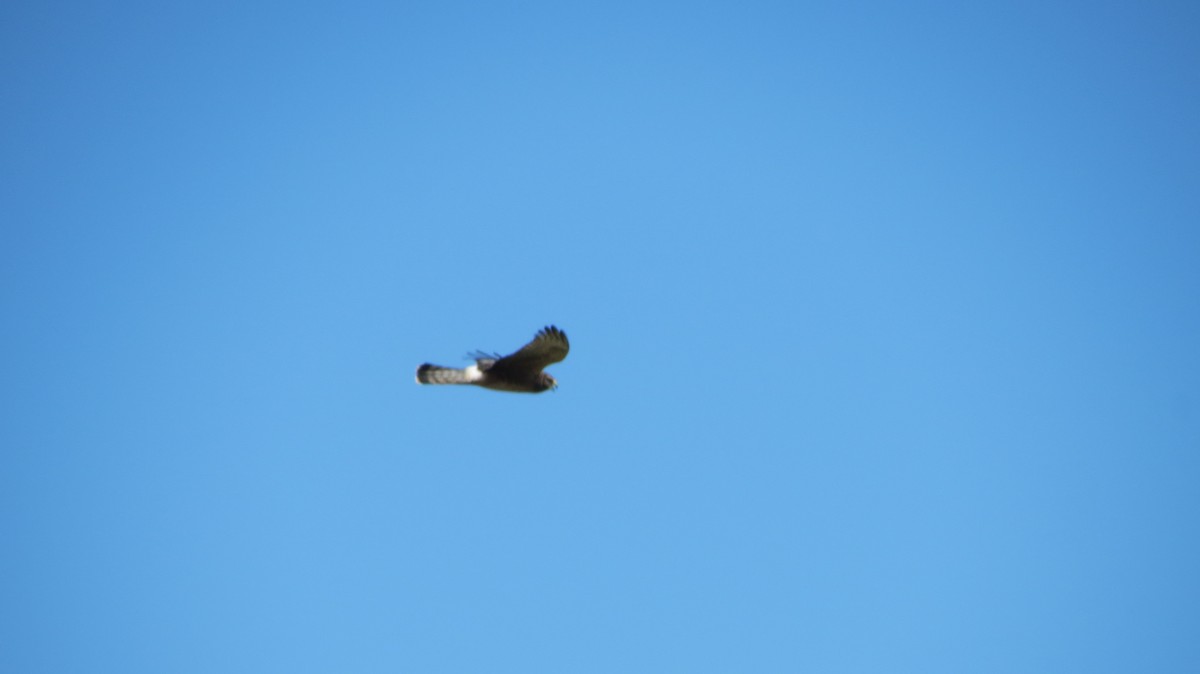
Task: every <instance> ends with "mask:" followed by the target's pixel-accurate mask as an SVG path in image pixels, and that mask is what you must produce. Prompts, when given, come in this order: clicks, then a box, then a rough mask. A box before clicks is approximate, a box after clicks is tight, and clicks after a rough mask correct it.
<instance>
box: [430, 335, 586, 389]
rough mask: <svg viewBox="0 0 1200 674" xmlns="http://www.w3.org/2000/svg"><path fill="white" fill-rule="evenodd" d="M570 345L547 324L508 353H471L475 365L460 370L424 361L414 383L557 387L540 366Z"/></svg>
mask: <svg viewBox="0 0 1200 674" xmlns="http://www.w3.org/2000/svg"><path fill="white" fill-rule="evenodd" d="M570 348H571V345H570V344H568V343H567V333H565V332H563V331H562V330H559V329H558V328H556V327H554V326H553V325H550V326H547V327H545V328H543V329H542V330H540V331H539V332H538V333H537V335H535V336H534V338H533V341H532V342H530V343H528V344H526V345H525V346H523V347H521V350H520V351H517V352H516V353H514V354H511V355H508V356H501V355H500V354H487V353H483V352H481V351H477V352H475V353H474V354H472V357H473V358H474V359H475V364H474V365H471V366H469V367H464V368H461V369H460V368H454V367H442V366H440V365H432V364H430V363H425V364H424V365H421V366H420V367H418V368H417V383H418V384H474V385H475V386H482V387H484V388H490V389H492V390H493V391H514V392H518V393H541V392H542V391H545V390H547V389H553V388H558V382H557V381H555V379H554V377H551V376H550V375H548V374H546V373H545V372H542V369H543V368H545V367H546V366H547V365H551V364H553V363H557V362H559V361H561V360H562V359H563V358H566V357H567V351H568V350H569V349H570Z"/></svg>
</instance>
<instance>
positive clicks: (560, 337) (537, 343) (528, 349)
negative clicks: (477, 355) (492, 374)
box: [492, 325, 571, 372]
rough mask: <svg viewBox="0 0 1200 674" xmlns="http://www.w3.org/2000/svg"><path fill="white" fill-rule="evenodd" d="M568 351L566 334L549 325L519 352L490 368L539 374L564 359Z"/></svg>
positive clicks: (569, 346) (502, 359) (568, 345)
mask: <svg viewBox="0 0 1200 674" xmlns="http://www.w3.org/2000/svg"><path fill="white" fill-rule="evenodd" d="M570 349H571V345H570V344H569V343H568V342H567V333H565V332H563V331H562V330H559V329H558V328H556V327H554V326H553V325H550V326H547V327H546V328H544V329H542V330H541V331H539V332H538V333H537V336H535V337H534V338H533V341H532V342H530V343H528V344H526V345H525V346H523V347H521V350H520V351H517V352H516V353H514V354H512V355H510V356H505V357H503V358H501V359H500V360H498V361H496V362H495V364H494V365H493V366H492V367H493V368H498V369H503V370H508V371H514V370H531V371H533V372H540V371H541V370H542V368H544V367H546V366H547V365H550V364H552V363H557V362H559V361H560V360H562V359H563V358H566V357H567V351H569V350H570Z"/></svg>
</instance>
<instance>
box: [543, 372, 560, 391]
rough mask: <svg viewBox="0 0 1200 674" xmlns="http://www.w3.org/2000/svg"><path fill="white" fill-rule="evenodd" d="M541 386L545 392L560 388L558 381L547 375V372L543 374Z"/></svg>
mask: <svg viewBox="0 0 1200 674" xmlns="http://www.w3.org/2000/svg"><path fill="white" fill-rule="evenodd" d="M541 384H542V390H543V391H553V390H555V389H557V388H558V380H557V379H555V378H554V377H551V376H550V375H548V374H546V373H545V372H543V373H542V381H541Z"/></svg>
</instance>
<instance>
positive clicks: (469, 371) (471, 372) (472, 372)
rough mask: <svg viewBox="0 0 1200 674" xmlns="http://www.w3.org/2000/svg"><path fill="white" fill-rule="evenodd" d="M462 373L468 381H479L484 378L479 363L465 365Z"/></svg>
mask: <svg viewBox="0 0 1200 674" xmlns="http://www.w3.org/2000/svg"><path fill="white" fill-rule="evenodd" d="M462 373H463V377H464V378H465V379H466V381H479V380H480V379H483V373H482V372H480V371H479V366H478V365H470V366H467V367H464V368H463V371H462Z"/></svg>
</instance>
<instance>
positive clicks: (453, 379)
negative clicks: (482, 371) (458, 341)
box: [417, 363, 473, 384]
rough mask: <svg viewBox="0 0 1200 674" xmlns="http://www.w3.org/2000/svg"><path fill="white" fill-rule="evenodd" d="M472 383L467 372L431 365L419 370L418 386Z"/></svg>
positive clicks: (423, 366)
mask: <svg viewBox="0 0 1200 674" xmlns="http://www.w3.org/2000/svg"><path fill="white" fill-rule="evenodd" d="M472 381H473V379H472V378H471V376H470V373H469V372H467V371H466V370H459V369H457V368H453V367H442V366H440V365H431V364H429V363H425V364H424V365H422V366H421V367H418V368H417V383H418V384H470V383H471V382H472Z"/></svg>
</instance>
